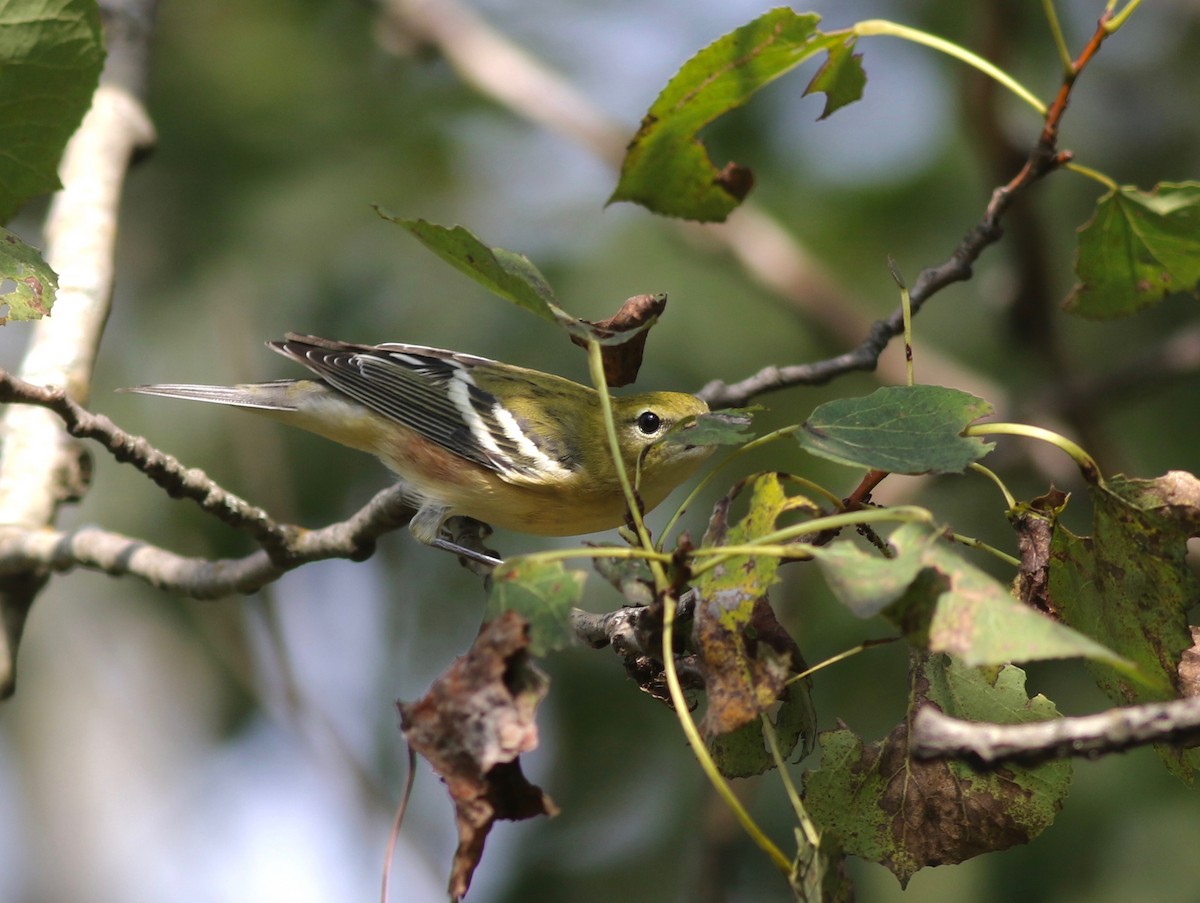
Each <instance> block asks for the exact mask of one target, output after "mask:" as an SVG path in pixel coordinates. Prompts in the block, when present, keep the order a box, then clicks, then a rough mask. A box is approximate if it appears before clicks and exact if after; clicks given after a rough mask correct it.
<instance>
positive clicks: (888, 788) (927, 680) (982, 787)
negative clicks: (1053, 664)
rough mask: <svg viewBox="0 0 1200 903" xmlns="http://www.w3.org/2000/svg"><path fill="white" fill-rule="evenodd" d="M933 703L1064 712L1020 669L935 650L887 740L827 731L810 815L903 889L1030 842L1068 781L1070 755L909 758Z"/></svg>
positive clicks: (964, 712)
mask: <svg viewBox="0 0 1200 903" xmlns="http://www.w3.org/2000/svg"><path fill="white" fill-rule="evenodd" d="M930 703H932V704H935V705H937V706H938V707H939V708H940V709H941V710H942V711H944V712H946V713H947V714H949V715H953V716H955V717H958V718H965V719H969V720H979V721H991V722H997V723H1001V724H1020V723H1025V722H1030V721H1043V720H1046V719H1049V718H1055V717H1057V716H1058V712H1057V710H1056V709H1055V707H1054V704H1053V703H1052V702H1050V700H1048V699H1046V697H1044V696H1041V695H1038V696H1035V697H1034V698H1032V699H1030V698H1029V697H1028V695H1027V694H1026V691H1025V674H1024V672H1023V671H1021V670H1020V669H1019V668H1014V667H1012V666H1011V665H1008V666H1005V667H1002V668H1000V669H998V670H997V669H983V668H970V667H967V666H966V665H964V664H963V663H962V662H959V661H956V660H955V659H953V658H950V657H947V656H942V655H936V656H930V657H928V658H926V659H925V660H923V661H922V662H920V663H919V664H918V666H917V668H916V670H915V672H914V675H913V690H912V692H911V694H910V698H909V715H908V717H906V718H905V719H904V720H903V721H901V722H900V724H899V725H897V726H896V728H895V729H894V730H893V731H892V732H891V733H890V734H889V735H888V736H887V738H886V739H884V740H881V741H879V742H877V743H872V744H865V743H863V741H862V740H861V739H860V738H859V737H857V736H856V735H855V734H854V733H853V732H852V731H850V730H848V729H841V730H836V731H829V732H825V733H822V734H821V737H820V745H821V766H820V770H818V771H815V772H813V773H812V774H810V775H809V776H808V779H807V780H806V782H805V791H806V792H805V804H806V806H807V808H808V811H809V813H810V814H811V816H812V817H813V819H814V820H815V821H816V822H817V824H818V825H819V826H820V827H821V829H822V832H823V833H827V835H828V836H830V837H832V838H833V839H834V840H835V841H836V842H837V843H838V844H839V845H840V846H841V847H842V848H843V849H844V850H845V852H847V853H852V854H854V855H857V856H861V857H862V858H863V859H866V860H868V861H870V862H878V863H881V864H883V865H885V866H887V867H888V868H889V869H891V870H892V872H893V873H894V874H895V875H896V877H897V878H898V879H899V880H900V883H901V885H902V886H903V885H905V884H907V883H908V880H909V879H910V878H911V877H912V875H913V874H914V873H915V872H916V871H917V870H918V869H920V868H922V867H924V866H926V865H944V864H950V863H958V862H963V861H965V860H967V859H970V858H971V857H973V856H978V855H979V854H981V853H988V852H993V851H997V850H1005V849H1008V848H1009V847H1012V846H1015V845H1016V844H1021V843H1028V842H1029V841H1030V840H1033V839H1034V838H1035V837H1037V836H1038V835H1039V834H1040V833H1041V832H1042V831H1043V830H1045V829H1046V828H1047V827H1048V826H1049V825H1050V824H1051V823H1052V822H1053V821H1054V817H1055V815H1056V814H1057V813H1058V810H1059V809H1061V808H1062V804H1063V800H1064V799H1065V798H1066V795H1067V791H1068V789H1069V786H1070V781H1071V763H1070V762H1069V761H1060V762H1051V763H1048V764H1045V765H1039V766H1037V767H1035V768H1027V767H1024V766H1020V765H1007V766H1005V768H1003V769H997V770H991V771H978V770H976V769H973V768H972V767H970V766H969V765H966V764H964V763H962V762H924V761H919V760H914V759H912V758H910V757H909V754H908V725H909V723H910V722H911V717H912V713H914V712H915V711H916V709H917V708H918V707H920V706H922V705H927V704H930ZM822 847H824V843H823V844H822Z"/></svg>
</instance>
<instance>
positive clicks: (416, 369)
mask: <svg viewBox="0 0 1200 903" xmlns="http://www.w3.org/2000/svg"><path fill="white" fill-rule="evenodd" d="M267 344H268V345H269V346H270V347H271V348H272V349H273V350H275V351H278V352H279V353H281V354H283V355H285V356H287V357H289V358H291V359H292V360H295V361H297V362H298V363H300V364H303V365H304V366H305V367H307V368H308V369H309V370H311V371H312V372H313V373H315V374H317V375H318V376H320V377H321V378H322V379H323V380H325V382H326V383H328V384H329V385H330V386H331V387H332V388H334V389H337V390H338V391H339V392H343V393H345V394H346V395H347V396H349V397H350V398H353V399H354V400H355V401H357V402H359V403H360V404H362V405H365V406H366V407H368V408H370V409H371V410H373V411H375V412H376V413H378V414H382V415H383V416H384V417H387V418H389V419H391V420H394V421H396V422H397V423H400V424H402V425H404V426H406V427H408V428H409V429H412V430H415V431H416V432H417V433H419V434H420V435H422V436H424V437H425V438H427V439H429V440H431V441H432V442H436V443H437V444H438V445H440V446H442V447H443V448H445V449H446V450H448V451H451V452H453V453H454V454H456V455H459V456H460V457H463V458H466V459H467V460H469V461H474V462H475V463H477V464H482V465H483V466H485V467H488V468H491V469H492V470H495V471H497V472H500V473H514V474H522V475H533V474H535V473H536V472H537V468H536V466H535V463H536V462H533V461H531V460H528V459H527V458H526V457H525V456H523V455H522V454H521V452H520V451H519V450H518V449H517V447H516V446H515V443H513V442H512V440H511V439H509V438H508V437H507V436H506V435H505V434H504V431H503V429H501V428H500V426H499V424H498V423H497V422H496V420H495V417H494V415H493V413H492V409H493V408H494V406H495V405H496V403H497V401H496V398H495V396H493V395H491V394H490V393H488V392H486V391H484V390H482V389H480V388H479V387H478V386H476V385H474V384H472V383H464V385H466V387H467V393H468V399H469V401H470V404H471V407H472V408H473V409H474V410H475V412H476V413H477V414H478V415H479V417H480V419H481V421H482V422H483V425H484V427H485V428H486V429H487V431H488V432H489V434H490V435H491V436H492V437H493V439H494V440H495V444H496V446H497V447H498V449H499V451H500V454H499V455H497V453H496V452H495V451H493V450H492V449H490V448H487V447H485V446H484V445H483V444H482V443H481V442H480V441H479V439H478V438H477V437H476V436H475V434H474V433H473V432H472V430H471V426H470V424H469V423H468V422H467V420H466V417H465V415H464V413H463V411H462V410H461V409H460V408H459V406H458V404H456V402H455V400H454V399H453V398H452V397H451V395H450V386H451V383H452V381H454V380H455V375H456V374H458V373H462V372H468V373H469V371H470V370H471V369H472V368H473V367H475V366H478V365H480V364H492V365H494V362H492V361H488V360H486V359H484V358H477V357H472V356H471V355H464V354H458V353H456V352H452V351H443V350H441V349H438V348H426V347H424V346H420V345H401V344H387V345H353V344H349V343H343V342H334V341H330V340H328V339H320V338H317V337H315V336H300V335H294V334H291V333H289V334H288V335H287V338H286V339H285V340H284V341H282V342H268V343H267ZM460 382H461V380H460Z"/></svg>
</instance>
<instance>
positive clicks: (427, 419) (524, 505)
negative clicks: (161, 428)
mask: <svg viewBox="0 0 1200 903" xmlns="http://www.w3.org/2000/svg"><path fill="white" fill-rule="evenodd" d="M267 347H269V348H271V349H272V350H274V351H277V352H278V353H280V354H282V355H284V356H285V357H288V358H291V359H292V360H294V361H297V362H298V363H300V364H303V365H304V366H305V367H307V368H308V369H309V370H311V371H312V372H313V373H314V374H315V375H316V376H317V377H318V378H317V379H282V380H275V381H273V382H266V383H252V384H246V385H236V386H198V385H178V384H162V385H152V386H137V387H134V388H131V389H129V390H128V391H130V392H140V393H142V394H144V395H164V396H167V397H169V398H187V399H192V400H194V401H207V402H212V403H214V404H224V405H232V406H234V407H242V408H250V409H252V410H255V411H259V412H261V413H263V414H266V415H268V416H270V417H274V418H276V419H278V420H281V421H283V422H285V423H290V424H292V425H294V426H298V427H300V428H302V429H306V430H309V431H311V432H314V433H317V434H318V435H321V436H324V437H326V438H327V439H332V440H334V441H335V442H340V443H341V444H343V445H347V446H349V447H351V448H356V449H359V450H361V451H365V452H369V453H371V454H373V455H375V456H376V457H377V458H379V459H380V460H381V461H383V463H384V464H385V465H387V467H388V468H390V469H391V470H392V471H393V472H395V473H396V475H397V476H398V477H399V478H400V481H401V482H402V484H403V485H404V487H405V493H406V498H407V500H408V501H409V502H410V503H411V504H412V505H413V506H414V507H416V509H417V513H416V514H415V515H414V516H413V518H412V520H411V522H410V523H409V530H410V531H411V532H412V534H413V536H415V537H416V538H417V539H418V540H419V541H420V542H422V543H424V544H426V545H437V546H441V547H443V548H451V549H452V550H453V551H455V552H458V553H462V552H463V551H464V550H463V549H462V547H460V546H454V545H452V544H448V543H447V542H445V541H444V540H441V539H439V533H440V532H441V530H442V525H443V524H444V523H445V521H446V519H447V518H449V517H452V516H456V515H464V516H467V517H471V518H474V519H475V520H478V521H483V522H484V523H487V524H491V525H493V526H497V527H503V528H505V529H511V530H516V531H518V532H521V533H532V534H535V535H540V536H574V535H577V534H581V533H594V532H597V531H600V530H606V529H609V528H612V527H617V526H620V525H621V524H622V523H624V521H625V513H626V505H625V496H624V494H623V492H622V491H621V484H620V482H619V480H618V478H617V470H616V467H615V466H614V464H613V460H612V456H611V454H610V452H609V443H608V440H607V437H606V434H605V429H604V419H603V415H602V414H601V409H600V397H599V395H598V394H597V392H596V390H595V389H592V388H590V387H588V386H583V385H580V384H579V383H575V382H572V381H571V380H568V379H564V378H563V377H560V376H553V375H551V374H548V373H541V372H539V371H537V370H528V369H525V368H524V367H516V366H513V365H511V364H503V363H499V362H497V361H491V360H487V359H486V358H482V357H475V356H473V355H469V354H460V353H458V352H454V351H445V350H442V349H439V348H427V347H424V346H422V345H402V344H396V343H387V344H383V345H356V344H351V343H348V342H337V341H331V340H329V339H321V338H317V337H316V336H306V335H296V334H293V333H288V334H287V336H286V338H285V339H284V340H283V341H272V342H267ZM612 407H613V419H614V423H615V426H616V431H617V438H618V442H619V445H620V448H621V456H622V458H623V459H624V462H625V468H626V470H627V472H628V473H629V475H630V477H629V478H630V479H631V480H633V479H634V478H635V475H638V476H639V477H640V479H639V482H638V492H639V495H640V497H641V499H642V501H643V503H644V504H645V506H646V510H650V509H651V508H653V507H655V506H656V505H657V504H658V503H659V502H661V501H662V500H663V499H664V498H666V496H667V495H668V494H669V493H670V492H671V490H673V489H674V488H675V487H677V486H678V485H679V484H680V483H682V482H683V481H684V480H686V479H687V478H688V477H690V476H691V475H692V474H693V473H694V472H695V471H696V469H697V468H698V467H699V466H700V464H701V463H702V462H703V461H704V460H705V459H706V458H707V457H708V456H709V455H710V454H711V453H712V451H713V447H712V446H708V445H687V444H685V442H680V441H672V442H659V440H660V439H662V437H663V436H664V435H665V434H666V433H667V432H668V431H669V430H670V429H671V428H672V427H674V426H675V425H676V424H678V423H680V422H682V421H686V420H688V419H689V418H692V419H694V418H695V417H696V416H698V415H700V414H703V413H705V412H707V411H708V405H707V404H705V402H704V401H703V400H701V399H699V398H696V397H695V396H694V395H687V394H684V393H680V392H646V393H643V394H639V395H628V396H624V397H618V396H613V397H612ZM471 557H478V556H471Z"/></svg>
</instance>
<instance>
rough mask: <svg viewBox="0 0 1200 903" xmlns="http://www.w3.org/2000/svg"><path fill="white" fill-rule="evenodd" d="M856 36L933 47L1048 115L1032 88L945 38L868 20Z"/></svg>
mask: <svg viewBox="0 0 1200 903" xmlns="http://www.w3.org/2000/svg"><path fill="white" fill-rule="evenodd" d="M850 31H852V32H853V33H854V34H856V35H858V36H860V37H869V36H872V35H887V36H890V37H893V38H903V39H904V40H906V41H912V42H913V43H915V44H923V45H925V46H926V47H932V48H933V49H934V50H938V51H940V52H942V53H945V54H947V55H948V56H952V57H954V58H955V59H957V60H961V61H962V62H964V63H966V64H967V65H968V66H973V67H974V68H976V69H978V70H979V71H980V72H982V73H983V74H984V75H986V76H988V77H989V78H992V79H995V80H996V81H997V82H999V83H1000V84H1002V85H1003V86H1004V87H1006V88H1008V90H1010V91H1012V92H1013V94H1015V95H1017V97H1019V98H1021V100H1023V101H1025V102H1026V103H1027V104H1029V105H1030V106H1031V107H1033V108H1034V109H1035V110H1037V111H1038V114H1039V115H1041V116H1045V115H1046V105H1045V104H1044V103H1042V102H1041V101H1040V100H1038V99H1037V97H1035V96H1034V95H1033V92H1031V91H1030V90H1029V89H1028V88H1026V87H1025V86H1024V85H1022V84H1021V83H1020V82H1018V81H1017V80H1016V79H1015V78H1013V77H1012V76H1011V75H1009V74H1008V73H1007V72H1005V71H1004V70H1003V69H1000V68H999V67H997V66H994V65H993V64H991V63H989V62H988V61H987V60H985V59H984V58H983V57H981V56H978V55H976V54H974V53H972V52H971V51H969V50H967V49H966V48H964V47H959V46H958V45H957V44H954V43H952V42H950V41H947V40H945V39H944V38H939V37H936V36H935V35H931V34H928V33H927V32H924V31H919V30H917V29H915V28H909V27H908V26H907V25H899V24H897V23H896V22H889V21H887V20H886V19H868V20H866V21H864V22H859V23H858V24H857V25H855V26H854V27H853V28H851V29H850Z"/></svg>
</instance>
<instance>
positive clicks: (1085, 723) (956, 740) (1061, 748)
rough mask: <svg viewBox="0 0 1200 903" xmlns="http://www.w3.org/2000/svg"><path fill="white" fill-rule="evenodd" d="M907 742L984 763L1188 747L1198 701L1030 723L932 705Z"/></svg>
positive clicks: (924, 752)
mask: <svg viewBox="0 0 1200 903" xmlns="http://www.w3.org/2000/svg"><path fill="white" fill-rule="evenodd" d="M909 739H910V749H911V752H912V754H913V756H915V757H917V758H921V759H967V760H970V761H972V762H975V763H977V764H982V765H997V764H999V763H1001V762H1020V763H1021V764H1023V765H1037V764H1039V763H1041V762H1048V761H1050V760H1051V759H1060V758H1064V757H1066V756H1085V757H1087V758H1095V757H1097V756H1101V755H1105V754H1108V753H1114V752H1121V751H1123V750H1126V749H1132V748H1133V747H1135V746H1145V745H1147V744H1150V743H1173V744H1178V745H1189V744H1190V743H1193V742H1195V741H1196V740H1200V697H1197V696H1190V697H1188V698H1186V699H1175V700H1172V701H1170V702H1155V703H1147V704H1145V705H1136V706H1128V707H1126V708H1119V709H1110V710H1109V711H1107V712H1100V713H1099V714H1096V715H1084V716H1081V717H1076V718H1056V719H1054V720H1051V721H1036V722H1033V723H1031V724H985V723H979V722H971V721H961V720H959V719H958V718H951V717H950V716H949V715H946V714H944V713H942V712H941V711H939V710H938V709H937V707H936V706H931V705H930V706H925V707H924V708H922V709H920V710H919V711H918V712H917V714H916V717H915V718H914V719H913V727H912V734H911V735H910V738H909Z"/></svg>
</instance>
